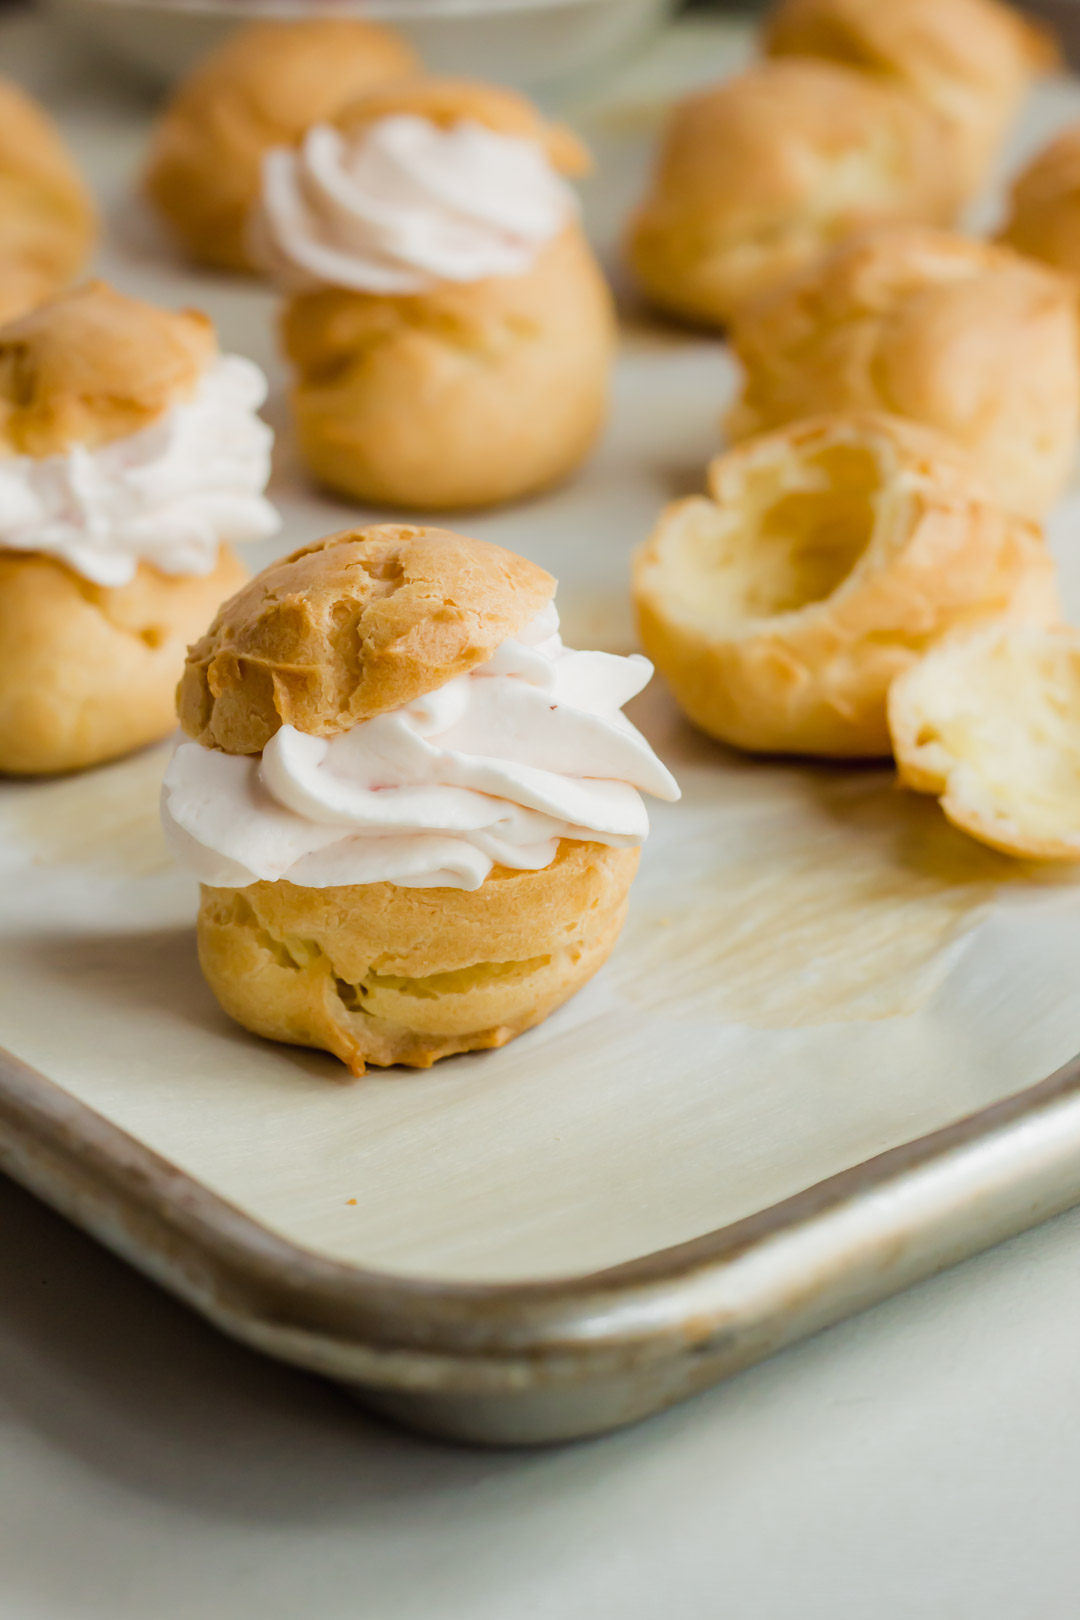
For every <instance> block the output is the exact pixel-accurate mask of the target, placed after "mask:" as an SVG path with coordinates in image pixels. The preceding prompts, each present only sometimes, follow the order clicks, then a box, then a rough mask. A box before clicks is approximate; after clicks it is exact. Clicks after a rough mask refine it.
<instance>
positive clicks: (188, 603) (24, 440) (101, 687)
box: [0, 283, 277, 774]
mask: <svg viewBox="0 0 1080 1620" xmlns="http://www.w3.org/2000/svg"><path fill="white" fill-rule="evenodd" d="M262 391H263V380H262V377H261V374H260V373H259V372H258V370H257V368H256V367H254V366H252V365H251V364H250V362H248V361H245V360H241V359H239V358H237V357H232V356H220V355H219V354H218V352H217V343H216V339H215V336H214V332H213V328H212V326H211V325H210V323H209V321H207V320H206V318H205V317H204V316H201V315H198V314H195V313H193V312H191V311H182V312H180V313H173V312H171V311H168V310H163V309H157V308H155V307H153V306H152V305H149V304H144V303H142V302H140V301H139V300H136V299H129V298H125V297H123V296H121V295H120V294H119V293H116V292H114V291H113V290H112V289H111V288H109V287H107V286H105V285H104V284H103V283H90V284H89V285H87V286H85V287H83V288H80V289H78V290H77V291H76V292H74V293H70V294H68V295H66V296H65V297H63V298H60V299H58V300H56V301H55V302H53V303H51V304H47V305H43V306H42V307H41V308H40V309H37V310H35V311H33V312H31V313H30V314H29V315H26V316H23V317H22V318H21V319H19V320H17V321H14V322H11V323H9V324H8V325H7V326H6V327H3V328H0V580H2V589H0V771H8V772H17V773H20V774H26V773H36V772H49V771H62V770H74V769H77V768H81V767H83V766H87V765H92V764H96V763H99V762H100V761H102V760H104V759H108V758H113V757H115V756H116V755H117V754H121V753H125V752H127V751H128V750H129V749H132V748H136V747H139V746H141V745H142V744H144V743H146V742H150V741H153V740H155V739H157V738H159V737H164V736H167V735H168V733H169V732H170V731H171V730H172V729H173V726H174V724H175V709H174V694H175V688H176V681H177V679H178V678H179V675H180V672H181V670H182V668H183V662H184V652H185V648H186V646H187V644H188V643H189V642H190V641H191V640H192V639H193V638H194V637H195V636H196V635H198V634H199V632H200V631H201V630H202V629H203V628H204V627H205V625H206V623H207V621H208V620H209V619H210V617H211V616H212V614H213V612H214V610H215V608H216V607H217V606H218V604H219V603H220V602H221V601H222V599H223V598H224V597H226V596H228V595H230V594H231V593H232V592H233V591H235V590H236V588H237V587H238V586H239V584H240V583H241V582H242V581H243V580H244V579H245V578H246V574H247V571H246V569H245V568H244V566H243V565H242V563H241V562H240V561H239V559H238V558H237V557H236V556H235V554H234V553H233V552H232V550H231V549H230V545H229V543H228V542H231V541H239V540H249V539H255V538H261V537H263V536H264V535H266V534H268V533H271V532H273V529H274V528H275V527H276V525H277V516H276V513H275V512H274V510H273V508H272V507H271V506H270V505H269V504H268V502H266V500H265V499H264V497H263V494H262V490H263V487H264V485H265V483H266V479H267V477H268V475H269V467H270V441H271V438H272V435H271V433H270V430H269V428H267V427H266V426H265V424H263V423H262V422H260V421H259V420H258V418H257V417H256V415H255V410H256V408H257V406H258V404H259V402H260V401H261V398H262Z"/></svg>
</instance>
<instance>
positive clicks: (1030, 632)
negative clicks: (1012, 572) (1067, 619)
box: [889, 624, 1080, 861]
mask: <svg viewBox="0 0 1080 1620" xmlns="http://www.w3.org/2000/svg"><path fill="white" fill-rule="evenodd" d="M889 730H890V732H891V734H892V742H893V750H894V752H895V754H896V763H897V766H898V768H899V771H900V780H901V781H902V782H904V783H905V784H906V785H907V786H908V787H911V788H914V789H915V790H916V791H917V792H919V793H933V794H935V795H936V796H937V797H938V798H939V799H940V800H941V807H942V809H943V810H944V812H945V814H946V816H947V817H948V818H949V820H950V821H951V822H952V823H953V825H954V826H956V827H959V828H961V830H962V831H963V832H966V833H969V834H970V835H971V837H972V838H977V839H979V840H980V842H981V843H984V844H990V845H991V846H992V847H993V848H994V849H999V850H1001V851H1003V853H1005V854H1006V855H1017V856H1022V857H1024V858H1026V859H1029V860H1044V861H1080V631H1077V630H1074V629H1072V628H1071V627H1069V626H1066V625H1058V626H1055V627H1053V628H1051V629H1040V628H1037V627H1034V626H1030V625H1024V626H1017V625H1012V624H995V625H990V626H988V627H987V628H986V629H984V630H980V631H978V632H977V633H975V634H973V635H969V636H962V637H961V636H958V637H955V638H952V639H950V640H949V641H946V642H944V643H943V644H942V645H941V646H940V647H935V648H934V649H933V650H932V651H931V652H929V653H927V655H926V657H925V658H922V659H920V660H919V662H918V663H917V664H914V665H913V666H912V668H911V669H909V670H908V671H907V673H906V674H904V675H902V676H901V677H900V679H899V680H898V681H896V682H895V683H894V685H893V687H892V689H891V690H890V692H889Z"/></svg>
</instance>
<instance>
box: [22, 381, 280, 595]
mask: <svg viewBox="0 0 1080 1620" xmlns="http://www.w3.org/2000/svg"><path fill="white" fill-rule="evenodd" d="M265 398H266V379H265V377H264V376H263V374H262V372H261V371H260V370H259V368H258V366H256V365H254V364H253V363H252V362H251V361H250V360H245V359H242V358H241V357H240V356H239V355H223V356H221V357H220V358H219V359H217V360H216V361H215V362H214V364H213V365H212V366H211V367H210V368H209V369H208V370H207V371H206V372H205V373H204V375H203V376H202V378H201V379H200V381H199V384H198V387H197V389H196V391H195V394H194V396H193V397H192V398H191V399H190V400H186V401H182V402H181V403H179V404H176V405H173V406H172V407H171V409H169V410H167V411H166V412H165V413H164V414H163V415H162V416H160V417H159V418H158V419H157V421H155V422H151V423H150V425H149V427H145V428H140V430H139V431H138V432H137V433H129V434H127V435H126V436H125V437H124V438H122V439H113V440H112V442H111V443H109V444H106V445H102V446H100V447H99V448H97V449H88V448H87V446H86V445H83V444H73V445H72V446H71V448H70V449H69V450H65V451H63V452H62V453H61V454H59V455H55V456H40V457H35V456H10V457H7V458H5V459H0V548H3V547H5V546H6V547H8V548H9V549H12V550H16V551H40V552H46V553H47V554H48V555H49V556H52V557H56V558H58V559H59V560H60V561H61V562H63V563H66V564H67V566H68V567H69V568H72V569H74V570H75V572H76V573H79V574H82V575H83V577H84V578H86V579H89V580H92V581H93V583H94V584H95V585H107V586H117V585H126V584H127V583H128V582H129V580H131V579H133V578H134V576H135V573H136V571H137V569H138V566H139V563H140V561H142V562H147V563H151V564H152V565H153V566H154V567H155V568H156V569H157V570H158V571H159V572H160V573H162V574H209V573H212V572H213V570H214V568H215V566H216V564H217V555H218V547H219V546H220V545H222V544H229V543H232V542H235V541H243V540H261V539H263V538H264V537H265V536H266V535H270V534H273V533H274V532H275V531H276V530H277V529H278V528H279V526H280V519H279V517H278V515H277V512H276V511H275V510H274V508H273V506H271V504H270V502H269V501H268V500H266V499H265V497H264V496H263V490H264V489H265V488H266V485H267V482H268V480H269V477H270V451H271V446H272V445H273V442H274V435H273V432H272V430H271V429H270V428H269V427H268V426H267V425H266V423H265V422H263V421H261V420H260V418H259V417H258V416H257V414H256V412H257V411H258V409H259V406H260V405H261V404H262V402H263V400H264V399H265Z"/></svg>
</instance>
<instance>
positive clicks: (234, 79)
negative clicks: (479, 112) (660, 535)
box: [144, 17, 417, 270]
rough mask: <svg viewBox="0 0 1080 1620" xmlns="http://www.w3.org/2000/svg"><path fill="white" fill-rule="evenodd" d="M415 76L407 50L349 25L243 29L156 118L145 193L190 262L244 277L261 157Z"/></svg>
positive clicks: (391, 38)
mask: <svg viewBox="0 0 1080 1620" xmlns="http://www.w3.org/2000/svg"><path fill="white" fill-rule="evenodd" d="M416 66H417V63H416V58H415V56H414V54H413V52H412V51H411V49H410V48H409V47H408V45H407V44H406V43H405V41H404V40H402V39H400V38H399V37H398V36H397V35H395V34H394V33H392V32H391V31H390V30H389V29H386V28H380V27H377V26H375V25H374V24H372V23H367V22H362V21H360V20H358V19H355V18H344V17H312V18H306V19H302V20H290V21H262V22H256V23H251V24H249V25H248V26H246V27H244V28H240V29H238V30H237V31H236V32H235V33H234V34H232V35H230V37H229V38H228V39H227V40H226V41H225V43H224V44H223V45H222V46H220V47H219V48H218V49H217V50H216V51H213V52H212V53H211V54H210V55H209V56H208V57H207V58H206V59H205V61H203V62H202V63H200V64H199V66H198V67H196V68H195V70H194V71H193V72H192V73H191V74H189V75H188V77H187V78H186V79H185V80H184V81H183V83H182V84H181V85H180V87H179V89H178V90H177V91H176V93H175V94H174V96H173V98H172V100H171V101H170V103H169V105H168V106H167V108H166V109H165V112H164V113H163V114H162V117H161V119H160V121H159V123H158V125H157V128H156V130H155V132H154V135H153V138H152V144H151V151H150V158H149V162H148V164H147V167H146V172H145V176H144V187H145V190H146V193H147V195H148V197H149V198H150V200H151V202H152V203H153V205H154V207H155V208H156V209H157V211H158V213H159V214H160V215H161V217H162V218H163V219H164V220H165V222H166V223H167V224H168V226H169V227H170V229H171V230H172V231H173V232H174V234H175V235H176V237H177V239H178V241H179V242H180V243H181V244H182V245H183V246H184V247H185V248H186V250H187V251H188V253H189V254H190V255H191V257H192V258H194V259H196V260H198V261H199V262H200V263H202V264H209V265H215V266H218V267H220V268H222V269H226V270H251V269H253V268H254V266H253V264H252V261H251V257H250V253H249V250H248V241H247V222H248V216H249V214H250V211H251V207H252V205H253V203H254V202H255V199H256V197H257V196H258V191H259V172H260V165H261V162H262V158H263V154H264V152H266V151H268V150H269V149H270V148H271V147H274V146H278V145H289V144H291V143H292V142H293V141H296V140H298V139H299V138H300V136H301V135H302V134H303V132H304V130H305V129H307V128H308V127H309V126H310V125H312V124H315V123H318V122H320V121H321V120H325V119H331V118H333V117H334V116H335V114H337V113H338V112H340V111H341V109H342V108H343V107H346V106H347V105H348V104H349V103H350V102H351V101H353V100H354V99H355V97H357V96H359V95H362V94H363V93H364V92H365V91H367V90H369V89H371V88H373V87H374V86H376V85H378V84H380V83H385V82H386V81H389V80H393V79H398V78H401V77H403V76H406V75H409V74H411V73H413V72H414V71H415V70H416Z"/></svg>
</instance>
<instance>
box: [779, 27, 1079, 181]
mask: <svg viewBox="0 0 1080 1620" xmlns="http://www.w3.org/2000/svg"><path fill="white" fill-rule="evenodd" d="M765 49H766V50H767V51H768V52H769V53H770V55H773V56H782V57H792V56H795V57H820V58H823V59H825V60H828V61H832V62H841V63H843V64H845V65H846V66H848V67H852V68H857V69H858V70H859V72H861V73H865V74H868V75H870V76H872V77H873V78H874V79H876V80H878V81H879V82H881V83H885V84H889V85H892V86H896V87H898V88H901V89H903V90H906V91H907V92H909V94H911V95H912V96H914V97H915V98H916V99H917V100H919V101H920V102H922V103H923V104H924V105H925V106H926V107H928V108H930V109H931V110H932V111H933V112H936V113H937V114H938V115H939V116H940V118H941V120H942V123H943V125H944V127H945V129H946V130H947V132H948V134H949V137H950V145H951V148H952V156H953V161H954V163H955V164H956V166H957V170H958V172H959V174H960V176H961V180H962V184H963V189H964V192H965V194H966V195H967V196H971V195H972V194H973V193H974V192H976V191H977V190H978V189H979V187H980V186H981V185H982V184H983V181H984V180H985V178H986V173H987V169H988V168H989V166H990V164H991V162H992V160H993V158H994V156H995V154H996V152H997V149H998V147H999V146H1000V144H1001V141H1002V138H1003V137H1004V135H1005V133H1006V131H1007V130H1008V128H1009V125H1010V124H1011V123H1012V121H1013V119H1014V118H1015V116H1016V114H1017V112H1018V111H1019V109H1020V104H1021V101H1022V100H1023V98H1024V96H1025V94H1026V92H1027V90H1028V88H1029V87H1030V85H1031V83H1032V82H1033V80H1034V79H1035V77H1036V75H1037V74H1039V73H1040V72H1043V71H1045V70H1047V69H1048V68H1051V67H1054V66H1056V65H1057V62H1058V52H1057V48H1056V46H1055V44H1054V41H1053V39H1052V37H1051V35H1050V34H1049V33H1048V32H1047V31H1046V30H1045V29H1044V28H1042V27H1040V26H1039V25H1037V24H1036V23H1034V22H1033V21H1031V20H1030V19H1028V18H1027V17H1024V16H1023V15H1021V13H1020V12H1019V11H1015V10H1013V9H1012V7H1010V6H1007V5H1003V4H1001V3H1000V0H780V4H779V5H778V6H777V7H776V9H775V10H774V11H773V13H772V15H771V16H770V17H769V18H768V20H767V22H766V24H765Z"/></svg>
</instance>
